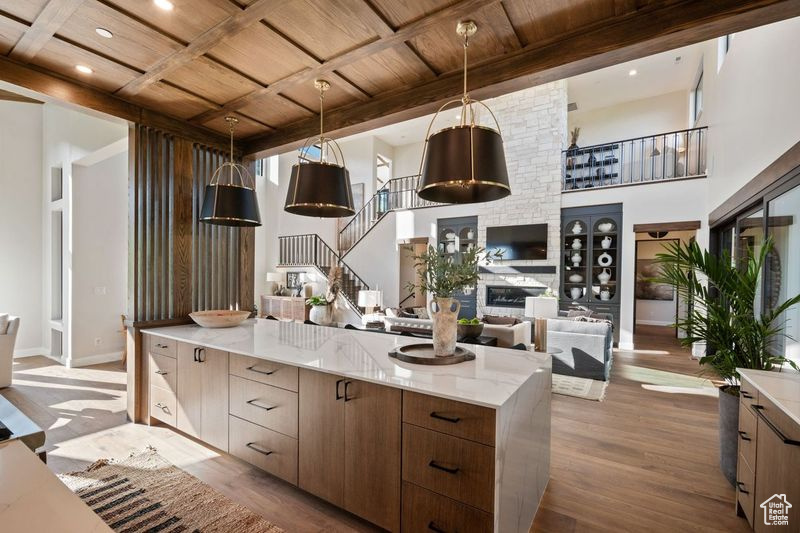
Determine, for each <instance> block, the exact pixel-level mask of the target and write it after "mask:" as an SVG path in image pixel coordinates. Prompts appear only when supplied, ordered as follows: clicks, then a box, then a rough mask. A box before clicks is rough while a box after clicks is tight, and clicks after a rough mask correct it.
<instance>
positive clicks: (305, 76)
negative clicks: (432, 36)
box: [191, 0, 499, 124]
mask: <svg viewBox="0 0 800 533" xmlns="http://www.w3.org/2000/svg"><path fill="white" fill-rule="evenodd" d="M498 1H499V0H488V1H487V0H461V2H458V3H456V4H454V5H451V6H447V7H444V8H442V9H440V10H439V11H435V12H434V13H431V14H430V15H428V16H426V17H423V18H421V19H419V20H417V21H415V22H412V23H410V24H407V25H405V26H403V27H401V28H399V29H398V30H397V31H395V32H393V33H391V34H387V35H386V37H381V38H379V39H376V40H374V41H371V42H369V43H367V44H365V45H364V46H361V47H358V48H354V49H352V50H350V51H349V52H345V53H343V54H340V55H338V56H336V57H333V58H331V59H329V60H328V61H325V62H324V63H322V64H321V65H319V66H318V67H313V68H308V69H305V70H301V71H299V72H295V73H294V74H291V75H289V76H287V77H285V78H283V79H280V80H278V81H276V82H274V83H272V84H270V85H268V86H267V87H264V88H263V89H256V90H255V91H253V92H250V93H248V94H245V95H244V96H241V97H239V98H236V99H234V100H231V101H230V102H228V103H226V104H224V105H223V106H222V109H220V110H217V111H207V112H205V113H201V114H200V115H197V116H196V117H192V119H191V122H193V123H195V124H202V123H204V122H208V121H209V120H212V119H215V118H219V117H221V116H224V115H225V114H227V113H230V112H231V111H236V110H237V109H241V108H242V107H245V106H246V105H248V104H250V103H252V102H253V101H255V100H258V99H259V98H262V97H264V96H267V95H274V94H278V93H280V92H281V91H283V90H285V89H288V88H290V87H292V86H294V85H297V84H301V83H306V82H309V81H312V80H314V79H316V78H318V77H320V76H324V75H325V74H327V73H329V72H333V71H334V70H336V69H339V68H342V67H344V66H346V65H349V64H351V63H354V62H355V61H359V60H361V59H364V58H366V57H369V56H371V55H373V54H377V53H380V52H382V51H384V50H388V49H389V48H392V47H394V46H397V45H399V44H403V43H405V42H406V41H407V40H409V39H413V38H414V37H416V36H418V35H422V34H423V33H425V32H426V31H428V30H429V29H431V28H433V27H435V26H436V25H438V24H440V23H442V22H445V21H450V22H452V21H454V20H458V19H459V18H462V17H466V16H469V15H470V14H471V13H474V12H475V11H476V10H477V9H480V8H481V7H484V6H486V5H488V4H492V3H495V2H498ZM364 103H368V102H362V103H361V105H363V104H364Z"/></svg>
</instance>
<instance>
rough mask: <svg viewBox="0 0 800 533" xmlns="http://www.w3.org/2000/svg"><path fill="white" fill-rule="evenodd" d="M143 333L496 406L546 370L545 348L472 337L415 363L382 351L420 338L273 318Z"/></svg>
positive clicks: (549, 364) (547, 365)
mask: <svg viewBox="0 0 800 533" xmlns="http://www.w3.org/2000/svg"><path fill="white" fill-rule="evenodd" d="M143 333H149V334H151V335H158V336H161V337H165V338H169V339H175V340H177V341H185V342H189V343H193V344H200V345H203V346H207V347H209V348H216V349H219V350H223V351H226V352H232V353H237V354H242V355H249V356H251V357H258V358H260V359H265V360H269V361H274V362H278V363H286V364H289V365H294V366H298V367H302V368H310V369H314V370H319V371H322V372H329V373H331V374H337V375H341V376H344V377H350V378H353V379H361V380H364V381H369V382H373V383H378V384H381V385H388V386H390V387H398V388H401V389H405V390H410V391H416V392H421V393H425V394H431V395H433V396H439V397H442V398H449V399H453V400H458V401H462V402H466V403H471V404H475V405H482V406H485V407H490V408H495V409H496V408H499V407H500V406H502V405H503V404H504V403H505V402H506V401H507V400H508V399H509V398H511V397H512V396H513V395H514V393H515V392H516V391H517V390H518V389H519V388H520V386H521V385H523V384H524V383H525V382H526V381H527V380H528V379H529V378H530V377H531V376H533V375H534V374H537V373H540V372H548V373H549V372H550V369H551V366H552V363H551V360H550V356H549V355H547V354H541V353H534V352H525V351H521V350H511V349H508V348H494V347H488V346H476V345H463V346H464V347H465V348H468V349H469V350H472V351H473V352H475V355H476V359H475V360H474V361H467V362H464V363H459V364H456V365H447V366H424V365H414V364H409V363H404V362H400V361H397V360H396V359H393V358H390V357H389V355H388V353H389V351H390V350H392V349H393V348H395V347H397V346H404V345H407V344H415V343H420V342H425V340H424V339H415V338H411V337H402V336H399V335H386V334H383V333H377V332H372V331H358V330H350V329H339V328H332V327H325V326H313V325H308V324H300V323H296V322H281V321H275V320H259V321H255V320H248V321H246V322H244V323H243V324H242V325H241V326H237V327H234V328H224V329H206V328H201V327H200V326H195V325H191V326H172V327H166V328H154V329H148V330H144V331H143ZM547 382H548V383H549V382H550V380H547Z"/></svg>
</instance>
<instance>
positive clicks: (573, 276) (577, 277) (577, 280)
mask: <svg viewBox="0 0 800 533" xmlns="http://www.w3.org/2000/svg"><path fill="white" fill-rule="evenodd" d="M569 280H570V281H571V282H572V283H580V282H581V281H583V276H581V275H580V274H570V276H569Z"/></svg>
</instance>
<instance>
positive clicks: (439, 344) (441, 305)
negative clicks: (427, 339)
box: [428, 297, 461, 357]
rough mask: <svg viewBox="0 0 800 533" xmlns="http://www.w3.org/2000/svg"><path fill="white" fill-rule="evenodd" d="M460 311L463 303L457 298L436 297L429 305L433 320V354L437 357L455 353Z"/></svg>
mask: <svg viewBox="0 0 800 533" xmlns="http://www.w3.org/2000/svg"><path fill="white" fill-rule="evenodd" d="M460 309H461V303H460V302H459V301H458V300H456V299H455V298H440V297H435V298H434V299H433V300H431V301H430V303H429V304H428V313H429V314H430V316H431V319H432V320H433V353H434V355H435V356H436V357H448V356H451V355H453V354H454V353H455V351H456V339H457V334H458V322H457V320H458V311H459V310H460Z"/></svg>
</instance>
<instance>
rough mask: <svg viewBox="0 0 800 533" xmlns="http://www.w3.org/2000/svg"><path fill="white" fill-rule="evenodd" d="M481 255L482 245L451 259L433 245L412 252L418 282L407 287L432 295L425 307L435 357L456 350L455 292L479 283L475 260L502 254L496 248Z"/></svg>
mask: <svg viewBox="0 0 800 533" xmlns="http://www.w3.org/2000/svg"><path fill="white" fill-rule="evenodd" d="M482 255H484V249H483V248H473V249H472V250H467V251H466V252H463V253H462V254H461V257H460V258H459V260H458V261H454V260H453V258H452V257H451V256H448V255H442V254H439V253H438V252H437V251H436V249H435V248H434V247H433V246H428V250H427V251H426V252H425V253H423V254H421V255H418V256H414V260H415V261H416V263H415V265H414V266H415V268H416V270H417V274H418V276H417V279H418V282H417V284H413V283H410V284H409V291H410V292H413V291H415V290H416V289H419V290H420V291H422V293H423V294H429V295H431V296H432V297H433V299H432V300H431V301H430V303H429V304H428V311H429V313H430V316H431V319H432V320H433V348H434V353H435V354H436V356H437V357H452V356H453V354H454V353H455V348H456V339H457V327H456V319H457V318H458V311H459V309H460V308H461V303H460V302H459V301H458V300H456V299H455V298H454V295H455V294H456V293H457V292H462V291H463V290H464V289H465V288H467V287H473V286H475V285H476V284H477V283H478V262H479V261H480V260H481V259H484V260H485V261H492V260H493V259H499V258H501V257H502V253H501V252H499V251H496V252H494V253H486V254H485V257H482Z"/></svg>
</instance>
